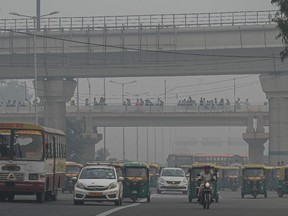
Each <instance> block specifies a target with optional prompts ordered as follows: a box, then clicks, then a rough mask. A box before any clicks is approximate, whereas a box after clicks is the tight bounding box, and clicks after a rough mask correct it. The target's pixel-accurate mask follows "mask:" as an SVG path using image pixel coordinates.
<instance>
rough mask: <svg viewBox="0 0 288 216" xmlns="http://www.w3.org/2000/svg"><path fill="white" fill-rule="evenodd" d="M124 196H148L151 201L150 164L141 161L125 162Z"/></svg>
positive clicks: (135, 197) (136, 197)
mask: <svg viewBox="0 0 288 216" xmlns="http://www.w3.org/2000/svg"><path fill="white" fill-rule="evenodd" d="M123 171H124V182H123V198H131V199H132V200H133V202H136V200H137V199H138V198H146V199H147V202H150V195H151V194H150V172H149V165H148V164H145V163H139V162H130V163H125V164H124V169H123Z"/></svg>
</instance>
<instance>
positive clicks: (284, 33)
mask: <svg viewBox="0 0 288 216" xmlns="http://www.w3.org/2000/svg"><path fill="white" fill-rule="evenodd" d="M271 3H272V4H273V5H276V6H277V7H279V12H277V14H276V16H275V18H274V19H273V21H274V22H276V23H277V25H278V28H279V30H280V32H279V34H278V36H277V38H282V43H283V44H284V45H285V47H284V50H283V51H281V53H280V56H281V60H282V61H284V60H285V59H286V58H287V57H288V0H271Z"/></svg>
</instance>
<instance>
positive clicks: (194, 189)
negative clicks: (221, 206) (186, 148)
mask: <svg viewBox="0 0 288 216" xmlns="http://www.w3.org/2000/svg"><path fill="white" fill-rule="evenodd" d="M205 166H210V167H211V168H212V172H213V174H214V175H215V176H216V181H214V182H213V192H212V199H215V202H216V203H218V201H219V190H218V185H217V179H218V178H217V173H218V167H217V166H215V165H214V164H192V166H191V168H190V169H189V187H188V200H189V202H190V203H191V202H192V201H193V199H198V197H199V189H200V184H201V182H199V181H198V177H199V175H200V173H201V172H202V171H203V170H204V167H205Z"/></svg>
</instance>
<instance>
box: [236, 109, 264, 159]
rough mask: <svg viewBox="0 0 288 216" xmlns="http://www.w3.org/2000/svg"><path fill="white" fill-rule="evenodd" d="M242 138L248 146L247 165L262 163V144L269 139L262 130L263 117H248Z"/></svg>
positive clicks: (251, 115) (259, 115)
mask: <svg viewBox="0 0 288 216" xmlns="http://www.w3.org/2000/svg"><path fill="white" fill-rule="evenodd" d="M242 137H243V139H244V140H245V142H246V143H248V145H249V150H248V152H249V163H253V164H261V163H263V156H264V144H265V143H266V142H267V140H268V139H269V134H268V133H265V129H264V116H263V115H261V114H258V115H253V114H250V115H248V117H247V129H246V133H244V134H243V135H242Z"/></svg>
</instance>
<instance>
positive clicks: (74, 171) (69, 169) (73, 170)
mask: <svg viewBox="0 0 288 216" xmlns="http://www.w3.org/2000/svg"><path fill="white" fill-rule="evenodd" d="M80 171H81V167H79V166H66V173H67V174H78V173H79V172H80Z"/></svg>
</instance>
